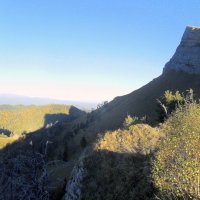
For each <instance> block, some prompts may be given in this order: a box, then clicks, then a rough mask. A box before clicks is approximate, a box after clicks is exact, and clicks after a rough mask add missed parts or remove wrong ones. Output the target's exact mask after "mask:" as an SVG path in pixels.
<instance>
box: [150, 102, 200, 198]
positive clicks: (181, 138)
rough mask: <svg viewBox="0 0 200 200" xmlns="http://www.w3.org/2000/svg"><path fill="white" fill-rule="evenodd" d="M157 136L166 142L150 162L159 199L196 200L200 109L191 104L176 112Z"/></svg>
mask: <svg viewBox="0 0 200 200" xmlns="http://www.w3.org/2000/svg"><path fill="white" fill-rule="evenodd" d="M161 132H162V133H163V134H165V135H166V138H165V139H164V140H163V142H162V143H161V145H160V148H159V151H158V153H157V155H156V157H155V161H154V162H153V175H152V176H153V180H154V184H155V186H156V187H157V188H158V189H159V190H160V193H161V194H162V195H166V194H167V196H171V197H172V196H175V197H180V198H183V199H199V198H200V105H199V104H197V103H195V102H193V103H189V104H188V103H187V104H185V105H184V106H182V107H180V108H178V109H177V110H176V111H175V112H174V113H173V115H172V116H171V117H170V118H169V119H168V120H167V121H166V123H164V124H163V125H162V127H161ZM175 197H174V198H175Z"/></svg>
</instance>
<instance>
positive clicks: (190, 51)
mask: <svg viewBox="0 0 200 200" xmlns="http://www.w3.org/2000/svg"><path fill="white" fill-rule="evenodd" d="M171 70H175V71H182V72H186V73H189V74H200V27H193V26H187V27H186V29H185V32H184V34H183V37H182V40H181V43H180V44H179V46H178V48H177V49H176V52H175V54H174V55H173V57H172V58H171V59H170V61H169V62H168V63H167V64H166V65H165V67H164V69H163V73H166V72H168V71H171Z"/></svg>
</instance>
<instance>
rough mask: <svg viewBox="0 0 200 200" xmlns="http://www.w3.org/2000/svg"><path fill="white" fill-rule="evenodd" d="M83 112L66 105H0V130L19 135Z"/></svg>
mask: <svg viewBox="0 0 200 200" xmlns="http://www.w3.org/2000/svg"><path fill="white" fill-rule="evenodd" d="M81 114H83V112H82V111H80V110H78V109H76V108H75V107H72V106H66V105H46V106H34V105H31V106H22V105H19V106H9V105H3V106H0V119H1V120H0V131H1V132H2V133H4V134H5V135H8V136H10V135H16V134H17V135H21V134H22V133H24V132H32V131H35V130H37V129H40V128H42V127H44V126H46V125H47V124H54V123H56V121H58V122H62V121H63V122H66V121H69V120H72V119H74V118H76V117H78V116H81Z"/></svg>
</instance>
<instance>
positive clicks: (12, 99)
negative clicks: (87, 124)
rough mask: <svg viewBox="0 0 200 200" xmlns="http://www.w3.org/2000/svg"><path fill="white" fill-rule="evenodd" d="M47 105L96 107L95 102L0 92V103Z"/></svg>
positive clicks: (89, 108) (83, 108) (86, 108)
mask: <svg viewBox="0 0 200 200" xmlns="http://www.w3.org/2000/svg"><path fill="white" fill-rule="evenodd" d="M3 104H8V105H47V104H66V105H73V106H75V107H77V108H79V109H82V110H91V109H94V108H96V107H97V103H96V102H81V101H70V100H59V99H51V98H39V97H28V96H22V95H15V94H0V105H3Z"/></svg>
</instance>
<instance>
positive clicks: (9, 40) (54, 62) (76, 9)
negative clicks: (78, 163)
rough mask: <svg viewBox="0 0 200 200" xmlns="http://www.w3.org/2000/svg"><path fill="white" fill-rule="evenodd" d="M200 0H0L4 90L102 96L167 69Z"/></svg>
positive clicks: (198, 12) (197, 14) (198, 18)
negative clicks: (164, 67) (165, 67)
mask: <svg viewBox="0 0 200 200" xmlns="http://www.w3.org/2000/svg"><path fill="white" fill-rule="evenodd" d="M186 25H195V26H199V25H200V1H199V0H190V1H188V0H180V1H179V0H70V1H69V0H17V1H16V0H0V74H1V78H0V93H14V94H22V95H28V96H40V97H54V98H58V99H71V100H85V101H88V100H90V101H102V100H111V99H112V98H114V97H115V96H119V95H124V94H127V93H129V92H131V91H133V90H134V89H137V88H139V87H141V86H142V85H144V84H145V83H148V82H149V81H151V80H152V79H153V78H155V77H157V76H158V75H160V74H161V73H162V68H163V66H164V64H165V63H166V62H167V61H168V60H169V59H170V57H171V56H172V55H173V53H174V51H175V49H176V47H177V45H178V44H179V42H180V39H181V36H182V34H183V31H184V29H185V26H186Z"/></svg>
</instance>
